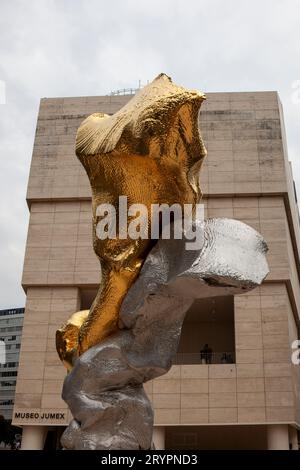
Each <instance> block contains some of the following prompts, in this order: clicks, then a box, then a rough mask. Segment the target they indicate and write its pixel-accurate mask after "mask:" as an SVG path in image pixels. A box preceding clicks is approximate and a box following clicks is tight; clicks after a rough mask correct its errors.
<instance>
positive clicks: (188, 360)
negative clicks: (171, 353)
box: [173, 351, 235, 365]
mask: <svg viewBox="0 0 300 470" xmlns="http://www.w3.org/2000/svg"><path fill="white" fill-rule="evenodd" d="M234 363H235V353H234V352H232V351H230V352H213V353H201V352H199V353H177V354H176V357H175V358H174V361H173V364H176V365H182V364H234Z"/></svg>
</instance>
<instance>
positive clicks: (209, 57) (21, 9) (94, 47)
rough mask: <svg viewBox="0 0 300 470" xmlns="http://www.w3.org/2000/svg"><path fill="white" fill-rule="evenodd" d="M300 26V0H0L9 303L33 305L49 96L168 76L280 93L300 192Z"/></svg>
mask: <svg viewBox="0 0 300 470" xmlns="http://www.w3.org/2000/svg"><path fill="white" fill-rule="evenodd" d="M299 25H300V1H299V0H226V1H225V0H183V1H182V0H147V1H144V0H132V1H130V0H123V1H122V0H110V1H108V0H84V1H82V0H30V1H28V0H0V101H1V97H2V98H3V82H5V85H6V104H0V158H1V160H0V165H1V171H0V178H1V181H0V191H1V197H0V211H1V225H0V227H1V232H0V308H8V307H14V306H23V305H24V302H25V297H24V294H23V291H22V289H21V287H20V281H21V273H22V264H23V257H24V247H25V241H26V234H27V226H28V209H27V206H26V203H25V195H26V185H27V178H28V173H29V166H30V159H31V152H32V146H33V138H34V132H35V124H36V118H37V112H38V106H39V100H40V98H41V97H56V96H83V95H102V94H108V93H109V92H110V91H111V90H115V89H119V88H123V87H137V86H138V81H139V80H141V81H142V82H143V83H146V82H147V80H152V79H153V78H154V77H155V76H156V75H157V74H158V73H160V72H165V73H167V74H168V75H170V76H171V77H172V78H173V80H174V81H175V82H176V83H178V84H180V85H183V86H186V87H190V88H197V89H200V90H202V91H207V92H209V91H257V90H258V91H259V90H278V91H279V94H280V97H281V100H282V102H283V107H284V112H285V121H286V127H287V137H288V148H289V158H290V160H291V161H292V163H293V170H294V177H295V180H296V184H297V187H298V194H299V195H300V158H299V155H300V135H299V122H300V26H299ZM297 81H298V82H297ZM1 85H2V86H1Z"/></svg>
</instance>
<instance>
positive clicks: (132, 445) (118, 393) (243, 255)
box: [62, 218, 268, 450]
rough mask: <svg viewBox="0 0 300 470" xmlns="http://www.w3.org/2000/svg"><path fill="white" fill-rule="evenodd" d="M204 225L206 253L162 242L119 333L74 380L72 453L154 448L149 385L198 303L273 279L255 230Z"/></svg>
mask: <svg viewBox="0 0 300 470" xmlns="http://www.w3.org/2000/svg"><path fill="white" fill-rule="evenodd" d="M197 223H198V224H200V225H201V224H202V229H203V232H204V245H203V247H202V248H201V249H199V250H192V251H187V250H186V249H185V242H186V240H185V239H184V237H183V238H182V239H181V240H159V241H158V243H157V245H156V246H155V247H154V248H153V249H152V251H151V252H150V253H149V255H148V256H147V258H146V261H145V263H144V265H143V267H142V270H141V272H140V275H139V277H138V278H137V280H136V282H135V283H134V284H133V285H132V287H131V288H130V290H129V291H128V293H127V295H126V297H125V299H124V301H123V303H122V307H121V311H120V319H119V327H120V329H119V331H118V332H117V333H115V334H114V335H112V336H110V337H108V338H106V339H105V340H104V341H103V342H101V343H99V344H98V345H96V346H94V347H92V348H90V349H89V350H88V351H86V352H85V353H83V354H82V355H81V356H80V357H79V358H78V359H77V360H76V362H75V364H74V367H73V369H72V370H71V372H70V373H69V374H68V376H67V377H66V379H65V382H64V387H63V399H64V400H65V401H66V402H67V403H68V405H69V407H70V410H71V412H72V414H73V420H72V421H71V423H70V425H69V427H68V428H67V429H66V431H65V432H64V434H63V436H62V444H63V446H64V448H65V449H107V450H108V449H132V450H133V449H136V450H137V449H150V448H151V446H152V447H153V443H152V430H153V410H152V406H151V403H150V401H149V399H148V398H147V395H146V393H145V391H144V389H143V383H144V382H147V381H148V380H151V379H155V378H156V377H159V376H160V375H163V374H165V373H166V372H168V370H169V369H170V367H171V366H172V360H173V359H174V356H175V354H176V351H177V348H178V344H179V340H180V334H181V328H182V324H183V321H184V318H185V314H186V312H187V311H188V309H189V308H190V306H191V305H192V303H193V301H194V300H195V299H201V298H207V297H216V296H225V295H236V294H242V293H244V292H248V291H250V290H251V289H253V288H255V287H256V286H258V285H259V284H261V282H262V281H263V279H264V278H265V276H266V275H267V274H268V265H267V261H266V257H265V254H266V252H267V245H266V243H265V241H264V240H263V238H262V237H261V235H260V234H259V233H258V232H256V231H255V230H254V229H252V228H251V227H249V226H248V225H246V224H244V223H242V222H239V221H236V220H231V219H226V218H224V219H208V220H206V221H205V222H204V223H203V222H197ZM199 314H200V315H201V312H200V313H199Z"/></svg>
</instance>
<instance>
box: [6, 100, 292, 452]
mask: <svg viewBox="0 0 300 470" xmlns="http://www.w3.org/2000/svg"><path fill="white" fill-rule="evenodd" d="M131 97H132V95H124V96H122V95H113V96H95V97H80V98H49V99H48V98H43V99H42V100H41V103H40V109H39V115H38V120H37V127H36V135H35V141H34V148H33V155H32V163H31V170H30V176H29V182H28V192H27V202H28V207H29V210H30V221H29V227H28V237H27V244H26V253H25V260H24V270H23V279H22V284H23V287H24V289H25V291H26V295H27V300H26V309H25V316H24V324H23V332H22V343H21V352H20V359H19V372H18V377H17V389H16V396H15V404H14V412H13V424H16V425H21V426H22V427H23V442H22V447H23V448H24V449H26V448H27V449H41V448H59V438H60V436H61V433H62V432H63V430H64V429H65V427H66V426H67V425H68V423H69V421H70V420H71V414H70V412H69V411H68V408H67V405H66V403H65V402H64V401H63V400H62V399H61V390H62V383H63V380H64V377H65V375H66V369H65V368H64V367H63V365H62V364H61V362H60V360H59V358H58V356H57V353H56V349H55V331H56V329H57V328H58V327H59V326H61V324H62V323H63V322H64V321H65V320H67V319H68V318H69V317H70V315H71V314H72V313H74V312H76V311H78V310H83V309H88V308H89V307H90V305H91V303H92V301H93V299H94V297H95V294H96V291H97V287H98V285H99V281H100V274H99V273H100V270H99V262H98V260H97V258H96V256H95V254H94V252H93V248H92V223H91V190H90V186H89V181H88V178H87V176H86V174H85V172H84V169H83V167H82V165H81V164H80V163H79V161H78V160H77V158H76V156H75V150H74V145H75V135H76V131H77V128H78V126H79V125H80V123H81V122H82V121H83V119H84V118H85V117H87V116H88V115H90V114H92V113H94V112H104V113H107V114H113V113H115V112H116V111H118V110H119V109H120V108H121V107H122V106H123V105H124V104H125V103H126V102H127V101H128V100H129V99H130V98H131ZM199 121H200V130H201V134H202V136H203V139H204V142H205V144H206V147H207V150H208V156H207V159H206V161H205V163H204V165H203V168H202V171H201V175H200V181H201V189H202V191H203V203H204V205H205V216H206V217H229V218H234V219H238V220H241V221H243V222H245V223H247V224H248V225H250V226H251V227H253V228H255V229H257V230H258V231H259V232H260V233H261V234H262V235H263V237H264V238H265V240H266V241H267V243H268V246H269V252H268V256H267V257H268V262H269V267H270V273H269V274H268V276H267V278H266V280H265V281H264V283H263V284H262V285H261V286H260V287H257V288H256V289H255V290H253V291H251V292H250V293H247V294H245V295H239V296H234V297H233V296H232V297H230V296H228V297H215V298H210V299H204V300H198V301H196V302H194V304H193V305H192V307H191V308H190V310H189V311H188V313H187V315H186V319H185V321H184V325H183V330H182V336H181V341H180V345H179V349H178V353H177V356H176V358H175V360H174V364H173V366H172V368H171V369H170V371H169V372H168V374H166V375H164V376H162V377H159V378H158V379H155V380H154V381H151V382H148V383H146V384H145V390H146V391H147V393H148V396H149V398H150V399H151V401H152V403H153V407H154V410H155V431H154V440H155V444H156V448H158V449H164V448H166V449H298V447H299V443H298V441H299V429H300V365H297V363H295V364H294V363H293V362H292V354H293V352H294V349H293V348H294V347H295V345H296V344H297V343H296V340H298V339H299V325H300V323H299V321H300V317H299V316H300V282H299V280H300V258H299V252H300V251H299V250H300V230H299V215H298V208H297V200H296V193H295V188H294V184H293V177H292V171H291V166H290V163H289V160H288V153H287V145H286V137H285V127H284V119H283V112H282V106H281V103H280V100H279V97H278V94H277V93H276V92H272V91H270V92H254V93H251V92H247V93H240V92H239V93H208V94H207V100H206V102H204V103H203V105H202V108H201V113H200V118H199ZM294 356H295V355H294ZM294 362H295V361H294Z"/></svg>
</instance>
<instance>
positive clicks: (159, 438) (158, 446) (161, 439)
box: [152, 426, 165, 450]
mask: <svg viewBox="0 0 300 470" xmlns="http://www.w3.org/2000/svg"><path fill="white" fill-rule="evenodd" d="M152 440H153V443H154V445H155V450H164V449H165V428H164V426H154V428H153V437H152Z"/></svg>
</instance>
